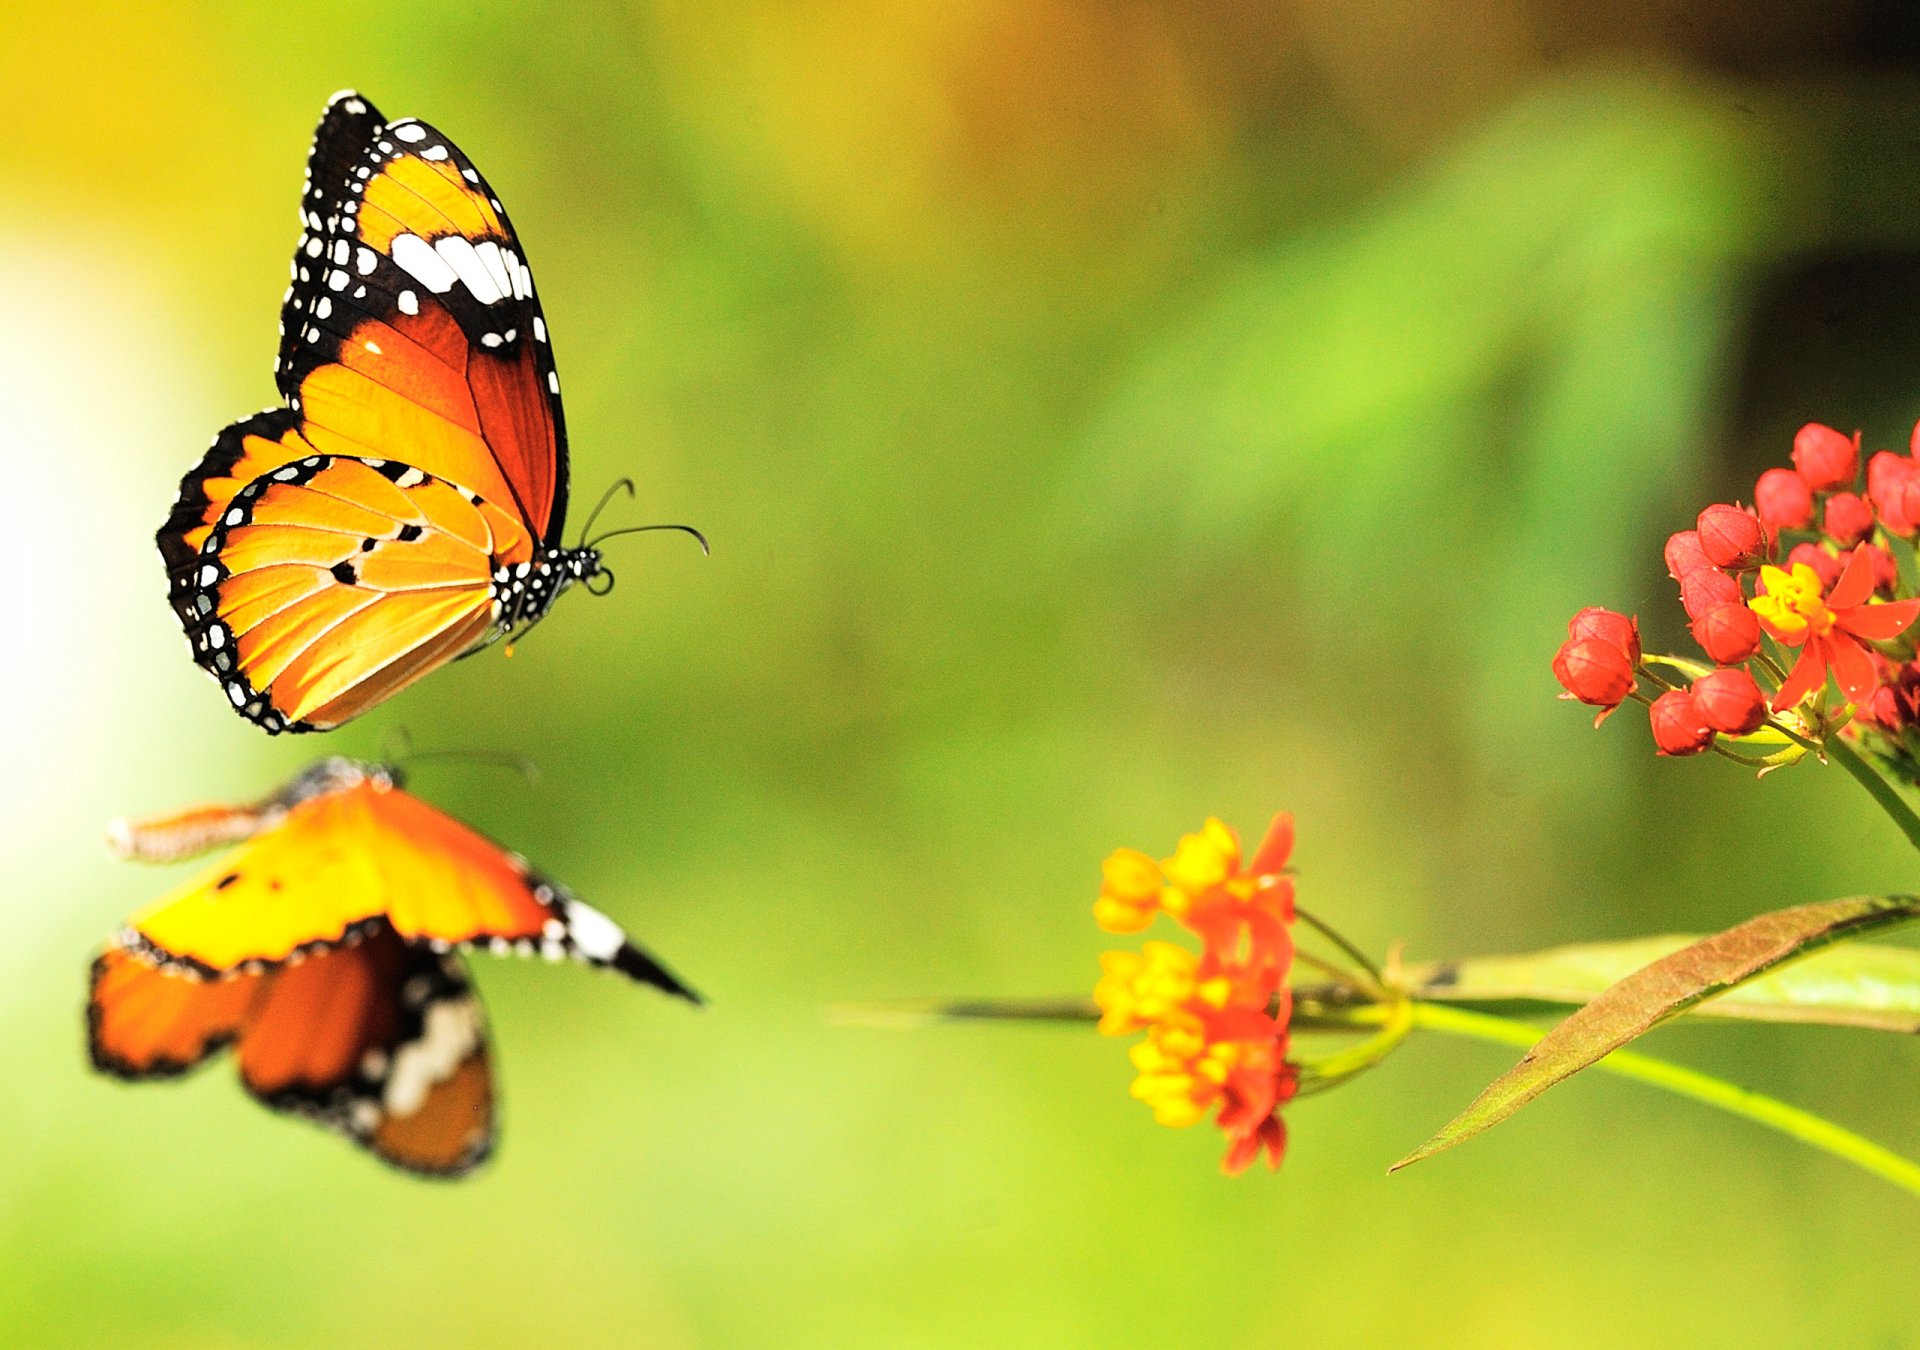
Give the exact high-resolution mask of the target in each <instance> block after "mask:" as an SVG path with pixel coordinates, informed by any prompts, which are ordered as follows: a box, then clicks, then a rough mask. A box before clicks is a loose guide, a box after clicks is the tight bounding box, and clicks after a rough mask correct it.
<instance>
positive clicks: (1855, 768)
mask: <svg viewBox="0 0 1920 1350" xmlns="http://www.w3.org/2000/svg"><path fill="white" fill-rule="evenodd" d="M1823 748H1824V750H1825V751H1826V754H1827V756H1828V757H1829V758H1831V759H1834V760H1837V761H1839V764H1840V767H1841V768H1843V769H1845V770H1846V771H1847V772H1848V773H1850V774H1852V775H1853V776H1854V778H1855V779H1857V780H1858V781H1859V783H1860V786H1861V787H1863V788H1865V789H1866V790H1867V791H1868V792H1869V793H1871V794H1873V799H1874V800H1875V801H1877V802H1879V803H1880V809H1881V810H1883V811H1885V812H1886V813H1887V814H1888V815H1889V816H1891V817H1892V818H1893V823H1894V824H1895V825H1898V826H1899V827H1900V832H1901V833H1902V834H1904V835H1906V836H1907V842H1908V843H1910V844H1912V845H1913V846H1914V847H1915V848H1917V849H1920V816H1917V815H1915V814H1914V813H1913V808H1912V807H1911V806H1908V805H1907V803H1906V800H1905V799H1904V798H1902V797H1901V795H1900V793H1899V791H1898V789H1896V788H1895V787H1894V786H1893V784H1892V783H1889V782H1888V781H1887V780H1886V779H1885V778H1883V777H1882V776H1881V775H1880V774H1878V773H1876V772H1874V769H1873V766H1872V765H1871V764H1868V763H1867V762H1866V761H1865V760H1863V759H1861V758H1860V756H1858V755H1856V754H1854V753H1853V751H1852V750H1851V749H1849V748H1848V746H1847V743H1846V742H1845V741H1843V740H1841V739H1840V738H1839V737H1838V736H1829V737H1828V738H1827V743H1826V745H1825V746H1824V747H1823Z"/></svg>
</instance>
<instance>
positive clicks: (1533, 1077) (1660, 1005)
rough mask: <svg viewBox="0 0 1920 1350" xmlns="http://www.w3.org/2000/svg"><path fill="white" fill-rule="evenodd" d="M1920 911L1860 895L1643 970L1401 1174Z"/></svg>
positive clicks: (1570, 1024) (1583, 1014) (1574, 1020)
mask: <svg viewBox="0 0 1920 1350" xmlns="http://www.w3.org/2000/svg"><path fill="white" fill-rule="evenodd" d="M1916 915H1920V896H1912V895H1890V896H1856V897H1853V898H1850V899H1846V900H1825V901H1821V902H1820V903H1818V904H1812V905H1799V906H1796V907H1795V908H1793V909H1782V910H1776V911H1774V912H1773V913H1771V914H1762V915H1760V916H1759V917H1757V918H1753V919H1749V920H1747V921H1746V922H1745V923H1743V924H1739V925H1736V926H1735V927H1733V928H1729V929H1727V930H1726V931H1725V932H1721V933H1715V934H1713V935H1712V936H1710V937H1704V938H1701V939H1700V940H1699V941H1698V942H1694V943H1691V944H1690V945H1688V946H1685V947H1682V948H1681V949H1680V950H1678V951H1676V952H1672V953H1670V954H1669V955H1667V956H1664V957H1661V958H1660V959H1659V960H1657V961H1654V962H1653V963H1652V964H1651V965H1647V966H1643V967H1641V968H1640V969H1639V970H1636V971H1635V972H1633V973H1632V974H1631V975H1629V976H1627V977H1626V978H1625V979H1623V980H1621V981H1620V982H1619V983H1617V984H1615V985H1613V986H1612V987H1610V988H1609V989H1607V990H1606V991H1605V992H1604V993H1602V994H1600V995H1599V996H1598V997H1596V998H1595V999H1594V1000H1593V1001H1592V1002H1590V1003H1588V1004H1587V1005H1586V1006H1585V1007H1583V1008H1581V1009H1580V1010H1579V1011H1578V1012H1576V1013H1574V1014H1573V1015H1572V1016H1570V1017H1568V1018H1567V1019H1566V1020H1565V1021H1564V1022H1562V1023H1560V1025H1559V1026H1557V1027H1555V1028H1554V1029H1553V1030H1552V1031H1550V1032H1548V1033H1547V1034H1546V1035H1545V1036H1544V1037H1542V1038H1541V1040H1540V1042H1539V1044H1537V1045H1535V1046H1534V1047H1533V1048H1532V1049H1531V1050H1529V1051H1527V1053H1526V1054H1525V1055H1524V1056H1523V1057H1522V1058H1521V1060H1520V1062H1519V1063H1518V1064H1516V1065H1514V1067H1513V1068H1511V1069H1509V1070H1508V1071H1507V1072H1506V1073H1505V1074H1503V1075H1501V1077H1499V1078H1497V1079H1495V1080H1494V1082H1493V1083H1492V1084H1490V1085H1489V1086H1488V1087H1487V1088H1486V1090H1485V1091H1483V1092H1482V1093H1481V1094H1480V1095H1479V1096H1478V1097H1476V1098H1474V1100H1473V1102H1472V1104H1471V1105H1469V1106H1468V1107H1467V1109H1466V1110H1464V1111H1462V1112H1461V1113H1460V1114H1459V1115H1457V1116H1455V1117H1454V1118H1453V1119H1452V1120H1451V1121H1449V1122H1448V1123H1447V1124H1446V1126H1445V1127H1443V1128H1442V1129H1441V1130H1440V1132H1439V1133H1438V1134H1436V1135H1434V1136H1433V1138H1431V1139H1429V1140H1428V1141H1427V1142H1426V1143H1424V1144H1422V1145H1421V1146H1420V1147H1419V1148H1417V1149H1415V1150H1414V1151H1413V1152H1412V1153H1410V1154H1408V1155H1407V1156H1406V1157H1404V1158H1402V1159H1401V1160H1400V1161H1399V1162H1397V1163H1395V1164H1394V1165H1393V1167H1392V1169H1390V1170H1393V1171H1398V1170H1399V1169H1400V1168H1402V1167H1406V1166H1408V1165H1409V1164H1412V1163H1416V1162H1419V1161H1420V1160H1421V1159H1423V1158H1429V1157H1432V1156H1433V1155H1434V1154H1436V1153H1439V1152H1441V1151H1442V1150H1444V1149H1449V1148H1452V1147H1453V1146H1454V1145H1455V1144H1458V1143H1461V1142H1462V1141H1464V1140H1467V1139H1470V1138H1472V1137H1473V1136H1474V1135H1476V1134H1479V1133H1480V1132H1481V1131H1482V1130H1485V1129H1487V1128H1489V1127H1490V1126H1493V1125H1497V1124H1499V1123H1500V1122H1501V1121H1503V1120H1505V1119H1506V1118H1507V1117H1508V1116H1510V1115H1512V1114H1513V1113H1514V1112H1515V1111H1518V1110H1519V1109H1520V1108H1521V1107H1523V1106H1525V1105H1526V1104H1527V1103H1528V1102H1530V1101H1532V1100H1533V1099H1534V1098H1535V1097H1538V1096H1539V1095H1540V1094H1541V1093H1543V1092H1545V1091H1546V1090H1547V1089H1548V1088H1550V1087H1552V1086H1553V1085H1554V1084H1555V1083H1558V1082H1560V1081H1561V1080H1562V1079H1565V1078H1568V1077H1571V1076H1572V1075H1573V1074H1576V1073H1578V1072H1579V1071H1580V1070H1582V1069H1584V1068H1586V1067H1587V1066H1588V1065H1590V1064H1592V1063H1594V1062H1595V1061H1596V1060H1599V1059H1603V1058H1605V1057H1606V1056H1607V1055H1608V1054H1610V1053H1611V1052H1613V1051H1614V1050H1617V1049H1619V1048H1620V1047H1621V1046H1623V1045H1625V1044H1626V1043H1627V1042H1628V1041H1631V1040H1633V1039H1634V1038H1635V1037H1636V1036H1639V1035H1641V1034H1642V1033H1644V1032H1646V1031H1648V1030H1650V1029H1652V1028H1653V1027H1654V1026H1656V1025H1658V1024H1659V1023H1661V1022H1663V1021H1665V1020H1666V1019H1668V1018H1670V1017H1673V1016H1674V1015H1676V1014H1677V1013H1681V1012H1684V1011H1686V1010H1687V1009H1688V1008H1691V1007H1693V1006H1694V1005H1696V1004H1698V1003H1699V1002H1701V1001H1702V1000H1703V999H1708V998H1712V997H1713V996H1714V995H1716V994H1720V993H1724V992H1725V991H1726V990H1728V989H1731V988H1733V987H1735V986H1736V985H1739V984H1741V983H1743V982H1744V981H1746V980H1749V979H1752V978H1753V977H1754V976H1756V975H1759V974H1761V973H1763V972H1765V971H1768V970H1771V969H1773V968H1774V967H1775V966H1778V965H1781V964H1783V963H1785V962H1787V961H1791V960H1793V959H1795V958H1796V957H1800V956H1805V955H1807V954H1809V953H1811V952H1812V951H1814V950H1816V949H1817V948H1820V947H1823V946H1825V945H1827V944H1828V943H1831V942H1835V941H1838V940H1839V939H1841V938H1845V937H1851V936H1855V935H1858V934H1861V933H1866V932H1870V931H1872V930H1874V929H1878V928H1885V927H1888V926H1890V925H1892V924H1896V923H1900V922H1903V921H1905V920H1907V919H1910V918H1913V917H1915V916H1916Z"/></svg>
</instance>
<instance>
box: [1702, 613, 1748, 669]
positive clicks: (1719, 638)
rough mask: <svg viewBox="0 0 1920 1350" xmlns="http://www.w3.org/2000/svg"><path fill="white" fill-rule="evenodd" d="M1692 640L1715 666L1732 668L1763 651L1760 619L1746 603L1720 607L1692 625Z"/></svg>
mask: <svg viewBox="0 0 1920 1350" xmlns="http://www.w3.org/2000/svg"><path fill="white" fill-rule="evenodd" d="M1693 640H1694V641H1695V642H1698V643H1699V644H1700V650H1701V651H1703V652H1705V653H1706V654H1707V655H1708V656H1710V657H1712V658H1713V661H1714V663H1715V664H1716V665H1722V666H1733V665H1738V664H1739V663H1740V662H1742V661H1745V660H1747V659H1748V658H1749V657H1751V656H1752V655H1753V654H1754V653H1755V652H1757V651H1759V650H1760V619H1759V616H1758V615H1756V614H1755V613H1754V612H1753V611H1752V610H1751V609H1749V608H1747V606H1746V604H1745V603H1744V602H1737V603H1733V604H1725V605H1717V606H1715V607H1714V608H1713V609H1710V610H1708V611H1707V612H1706V613H1705V614H1703V615H1701V616H1700V617H1699V618H1698V619H1695V620H1694V621H1693Z"/></svg>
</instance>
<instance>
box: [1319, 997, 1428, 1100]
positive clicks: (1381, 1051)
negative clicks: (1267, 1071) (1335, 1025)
mask: <svg viewBox="0 0 1920 1350" xmlns="http://www.w3.org/2000/svg"><path fill="white" fill-rule="evenodd" d="M1368 1006H1369V1007H1372V1008H1379V1009H1384V1013H1383V1015H1382V1016H1381V1017H1380V1019H1379V1026H1380V1030H1379V1031H1378V1032H1376V1033H1375V1034H1374V1035H1372V1036H1370V1037H1368V1038H1367V1039H1366V1040H1365V1041H1363V1042H1361V1043H1360V1044H1359V1045H1356V1046H1354V1047H1353V1048H1352V1049H1351V1050H1343V1051H1341V1052H1340V1053H1339V1054H1337V1055H1328V1056H1326V1057H1325V1058H1323V1059H1315V1060H1308V1061H1306V1062H1304V1063H1302V1064H1301V1066H1300V1072H1301V1078H1302V1083H1301V1091H1302V1092H1303V1093H1306V1092H1314V1091H1319V1090H1321V1089H1324V1088H1329V1087H1333V1086H1335V1085H1336V1084H1338V1083H1342V1082H1345V1081H1346V1080H1347V1079H1349V1078H1351V1077H1353V1076H1354V1075H1355V1074H1357V1073H1364V1072H1366V1071H1367V1070H1368V1069H1371V1068H1373V1067H1374V1066H1375V1065H1376V1064H1378V1063H1379V1062H1380V1061H1381V1060H1383V1059H1385V1058H1386V1057H1387V1056H1388V1055H1390V1054H1392V1053H1393V1052H1394V1049H1395V1048H1396V1047H1397V1046H1398V1045H1399V1044H1400V1042H1402V1041H1404V1040H1405V1039H1406V1038H1407V1033H1408V1032H1410V1031H1412V1030H1413V1027H1414V1020H1415V1013H1414V1001H1413V1000H1412V999H1410V998H1396V999H1394V1000H1393V1001H1392V1002H1391V1003H1386V1004H1379V1003H1376V1004H1370V1005H1368ZM1373 1020H1374V1019H1372V1018H1369V1019H1368V1021H1369V1022H1372V1021H1373Z"/></svg>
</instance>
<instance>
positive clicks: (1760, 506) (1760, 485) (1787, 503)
mask: <svg viewBox="0 0 1920 1350" xmlns="http://www.w3.org/2000/svg"><path fill="white" fill-rule="evenodd" d="M1753 509H1754V510H1755V511H1757V512H1759V514H1760V523H1761V524H1762V525H1765V526H1766V527H1767V528H1768V529H1770V530H1803V529H1805V528H1806V527H1807V526H1809V525H1811V524H1812V523H1813V489H1812V488H1810V487H1808V486H1807V480H1806V479H1804V478H1802V477H1801V476H1800V475H1799V474H1797V473H1795V472H1794V471H1793V470H1792V469H1768V470H1767V471H1766V472H1765V473H1763V474H1761V475H1760V481H1759V482H1757V483H1755V484H1754V485H1753Z"/></svg>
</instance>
